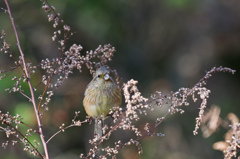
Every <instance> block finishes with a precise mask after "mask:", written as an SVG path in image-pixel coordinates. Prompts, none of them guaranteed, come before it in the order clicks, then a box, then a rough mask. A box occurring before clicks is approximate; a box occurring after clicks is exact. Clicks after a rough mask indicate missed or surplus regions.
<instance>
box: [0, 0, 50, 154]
mask: <svg viewBox="0 0 240 159" xmlns="http://www.w3.org/2000/svg"><path fill="white" fill-rule="evenodd" d="M4 2H5V4H6V6H7V10H8V14H9V17H10V19H11V22H12V26H13V29H14V33H15V36H16V40H17V46H18V50H19V52H20V55H21V59H22V62H23V71H24V74H25V75H26V78H27V82H28V85H29V89H30V92H31V102H32V104H33V107H34V111H35V116H36V118H37V123H38V127H39V133H40V138H41V141H42V144H43V148H44V152H45V156H46V159H49V156H48V149H47V144H46V142H45V139H44V136H43V132H42V125H41V121H40V117H39V114H38V111H37V106H36V101H35V95H34V91H33V88H32V84H31V81H30V76H29V74H28V71H27V66H26V62H25V58H24V53H23V51H22V48H21V45H20V41H19V37H18V33H17V29H16V25H15V23H14V20H13V16H12V13H11V10H10V7H9V4H8V1H7V0H4Z"/></svg>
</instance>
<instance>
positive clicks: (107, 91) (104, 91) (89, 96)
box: [83, 66, 122, 118]
mask: <svg viewBox="0 0 240 159" xmlns="http://www.w3.org/2000/svg"><path fill="white" fill-rule="evenodd" d="M121 103H122V95H121V91H120V89H119V88H118V86H117V85H116V83H115V82H114V81H113V79H112V78H111V77H110V71H109V69H108V68H107V66H101V67H100V68H98V69H97V70H96V74H95V76H94V77H93V79H92V81H91V82H90V83H89V84H88V86H87V88H86V91H85V97H84V100H83V106H84V108H85V110H86V112H87V114H88V115H89V116H91V117H93V118H96V117H98V118H100V117H101V115H103V116H104V117H106V116H107V115H108V113H109V110H110V109H111V108H112V107H119V106H120V105H121Z"/></svg>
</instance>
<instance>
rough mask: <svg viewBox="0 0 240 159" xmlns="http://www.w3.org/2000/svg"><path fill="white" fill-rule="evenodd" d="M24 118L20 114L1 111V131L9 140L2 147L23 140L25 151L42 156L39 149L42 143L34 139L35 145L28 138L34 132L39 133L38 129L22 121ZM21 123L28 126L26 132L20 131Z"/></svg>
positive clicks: (13, 144)
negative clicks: (13, 114) (14, 114)
mask: <svg viewBox="0 0 240 159" xmlns="http://www.w3.org/2000/svg"><path fill="white" fill-rule="evenodd" d="M22 119H23V118H22V117H21V116H20V115H18V114H17V115H16V116H11V115H10V114H9V113H5V114H4V113H2V112H1V111H0V122H1V126H0V132H4V133H5V135H6V138H7V140H6V141H5V142H3V143H2V147H3V148H4V149H5V148H6V147H7V146H8V145H9V144H11V145H12V146H15V144H16V143H18V142H22V143H23V145H24V148H23V151H28V152H29V153H30V154H33V155H34V156H37V155H39V156H41V153H40V152H39V151H38V149H37V148H38V146H39V145H40V143H37V142H36V140H34V141H33V142H34V144H35V145H33V144H32V142H31V141H29V139H28V137H30V136H32V134H33V133H37V130H34V129H33V128H31V127H30V126H29V125H27V124H25V123H24V122H22ZM20 125H25V126H26V127H28V129H27V131H26V133H25V134H23V133H21V132H20V131H19V126H20Z"/></svg>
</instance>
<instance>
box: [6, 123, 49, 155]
mask: <svg viewBox="0 0 240 159" xmlns="http://www.w3.org/2000/svg"><path fill="white" fill-rule="evenodd" d="M8 126H10V127H11V128H14V127H13V126H12V125H9V124H8ZM3 129H4V128H3ZM4 130H5V129H4ZM15 130H16V131H17V132H18V133H19V135H20V136H22V137H23V139H24V140H27V142H28V143H29V144H30V145H31V146H32V148H34V150H35V151H37V153H38V155H39V156H40V157H41V158H42V159H44V156H43V155H42V154H41V153H40V152H39V151H38V149H37V148H36V147H35V146H34V145H33V144H32V143H31V142H30V141H29V140H28V139H27V138H26V136H24V135H23V134H22V133H21V132H20V131H18V130H17V129H15ZM20 140H21V139H20Z"/></svg>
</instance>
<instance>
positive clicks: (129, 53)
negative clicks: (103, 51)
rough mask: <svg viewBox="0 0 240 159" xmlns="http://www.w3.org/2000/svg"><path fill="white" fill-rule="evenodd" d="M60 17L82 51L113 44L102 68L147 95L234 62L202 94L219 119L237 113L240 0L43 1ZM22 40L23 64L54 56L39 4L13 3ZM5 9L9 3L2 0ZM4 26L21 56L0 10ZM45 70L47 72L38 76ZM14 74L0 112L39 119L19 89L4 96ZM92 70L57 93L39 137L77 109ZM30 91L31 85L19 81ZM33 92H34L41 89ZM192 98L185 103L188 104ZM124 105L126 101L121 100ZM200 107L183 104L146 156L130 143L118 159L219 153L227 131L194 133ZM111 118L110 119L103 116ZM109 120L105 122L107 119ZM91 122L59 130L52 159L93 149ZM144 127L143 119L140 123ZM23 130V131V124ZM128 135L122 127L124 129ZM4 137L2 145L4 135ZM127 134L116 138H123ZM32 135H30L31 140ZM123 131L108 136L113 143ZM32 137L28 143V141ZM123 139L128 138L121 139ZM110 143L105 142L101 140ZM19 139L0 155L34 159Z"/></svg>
mask: <svg viewBox="0 0 240 159" xmlns="http://www.w3.org/2000/svg"><path fill="white" fill-rule="evenodd" d="M49 2H50V4H52V5H53V6H55V8H56V11H57V12H59V13H61V17H62V19H63V20H64V21H65V23H66V24H68V25H70V26H71V29H72V31H74V32H75V34H74V35H73V36H72V37H71V38H70V40H69V41H68V42H67V45H68V46H70V45H72V44H74V43H76V44H81V45H82V46H83V48H84V49H83V51H82V54H83V55H85V52H86V51H88V50H94V49H96V48H97V47H98V45H104V44H108V43H110V44H111V45H112V46H114V47H115V48H116V50H117V52H116V53H115V56H114V58H113V61H112V62H109V63H108V65H109V66H111V67H112V68H115V69H116V70H117V71H118V73H119V75H120V76H121V77H122V78H123V81H124V82H126V81H128V80H130V79H135V80H138V81H139V84H138V88H139V90H140V91H141V92H142V94H143V95H144V96H145V97H149V96H150V95H151V94H152V93H153V92H154V91H156V90H158V91H162V92H163V93H165V94H168V93H169V92H170V91H177V90H178V89H179V88H180V87H192V86H193V85H194V84H195V83H197V82H198V80H200V79H201V78H202V77H203V76H204V75H205V72H206V71H208V70H210V69H211V68H212V67H214V66H224V67H230V68H232V69H235V70H237V72H236V74H235V75H231V74H229V73H217V74H215V75H214V76H213V77H212V78H211V79H209V81H208V85H207V88H209V89H210V90H211V94H210V99H209V100H208V107H207V109H209V108H210V107H211V106H212V105H217V106H219V107H220V108H221V110H222V111H221V115H220V116H221V117H222V118H224V119H225V118H226V116H227V114H228V113H229V112H233V113H235V114H236V115H237V116H240V113H239V110H240V109H239V103H240V98H239V93H240V92H239V91H240V89H239V88H240V86H239V81H240V75H239V70H240V1H239V0H227V1H226V0H148V1H146V0H145V1H144V0H131V1H129V0H119V1H112V0H101V1H99V0H75V1H74V0H55V1H49ZM9 3H10V7H11V10H12V14H13V17H14V19H15V23H16V26H17V29H18V33H19V36H20V41H21V46H22V49H23V52H24V54H25V57H26V60H27V62H32V63H33V65H37V64H38V63H39V62H41V59H45V58H49V59H51V58H55V57H58V55H59V50H58V49H57V48H58V47H59V46H58V44H57V43H56V42H52V40H51V37H52V36H53V31H54V29H53V28H52V23H49V22H48V21H47V14H46V13H45V12H44V11H43V9H42V8H41V6H42V4H41V2H40V1H30V0H14V1H11V2H10V1H9ZM0 6H1V8H4V9H6V6H5V4H4V2H3V1H1V2H0ZM0 29H1V30H2V29H4V30H5V31H6V33H7V37H6V40H7V42H8V43H9V44H11V49H12V51H13V53H14V55H15V56H16V57H18V56H19V55H20V54H19V52H18V50H17V47H16V40H15V36H14V33H13V29H12V26H11V23H10V19H9V16H8V15H7V14H5V13H4V10H1V12H0ZM13 62H14V61H13V60H12V59H11V58H9V57H8V55H6V54H3V53H2V52H1V53H0V70H8V69H9V68H10V67H11V66H14V64H13ZM42 73H43V72H42ZM13 75H17V76H20V75H21V72H20V70H16V71H13V72H11V73H10V74H9V76H8V77H6V78H5V79H4V80H2V81H0V88H1V89H0V94H1V96H0V109H1V110H2V111H3V112H7V111H9V112H10V114H12V115H14V114H17V113H18V114H20V115H21V116H22V117H24V121H25V122H26V123H29V124H30V125H35V124H36V121H35V117H34V112H33V109H32V106H31V104H30V103H29V102H28V100H27V99H26V98H24V97H23V96H22V95H20V94H19V93H11V94H9V93H8V92H5V91H4V90H5V89H6V88H11V87H13V84H14V82H13V81H11V78H12V77H13ZM31 80H32V81H33V85H36V84H37V83H38V82H39V81H40V80H41V73H40V72H37V73H36V74H34V75H33V76H32V79H31ZM90 80H91V75H90V74H89V71H87V69H86V68H84V69H83V72H82V73H79V72H78V71H77V70H76V71H74V73H73V74H72V75H71V76H70V78H69V79H68V80H66V81H65V83H64V84H63V85H62V86H61V87H60V88H59V89H58V90H57V91H56V92H55V96H53V98H52V101H51V102H50V104H49V111H48V112H46V113H45V116H44V120H43V130H44V133H45V138H46V139H48V138H49V137H50V136H51V135H52V134H54V133H55V132H56V131H58V130H59V126H60V125H61V124H62V123H65V125H68V124H70V123H71V119H72V118H73V116H74V112H75V111H79V110H80V111H81V114H80V115H81V116H80V119H81V120H84V119H85V115H86V114H85V111H84V109H83V106H82V100H83V94H84V90H85V88H86V86H87V84H88V83H89V82H90ZM23 88H24V89H26V94H27V93H29V92H28V91H27V86H26V85H25V84H23ZM42 89H43V87H42V88H39V89H38V92H37V93H36V94H38V93H40V92H41V91H42ZM190 101H191V100H190ZM122 106H123V107H124V103H123V104H122ZM198 107H199V103H197V104H196V103H191V104H190V106H189V107H184V109H185V113H184V114H183V115H180V114H175V115H173V116H170V117H168V118H167V120H166V121H165V122H164V123H163V124H161V126H160V127H159V128H158V131H160V132H162V133H164V134H165V137H164V138H159V137H152V138H146V139H144V140H142V141H141V144H142V146H143V151H144V153H143V155H141V156H139V155H138V154H137V148H136V147H134V146H130V147H126V148H125V149H122V150H120V155H119V157H118V158H124V159H134V158H136V159H138V158H144V159H145V158H146V159H155V158H161V159H172V158H175V159H201V158H205V159H212V158H223V155H222V153H221V152H220V151H216V150H213V149H212V144H213V143H215V142H217V141H220V140H223V139H224V137H223V136H224V133H226V131H227V130H226V129H224V128H219V129H218V131H217V132H216V134H213V136H210V137H209V138H207V139H205V138H203V137H202V133H201V131H199V134H198V135H197V136H193V134H192V131H193V130H194V126H195V118H196V117H197V115H198ZM166 113H167V106H165V107H163V108H161V109H159V110H158V109H157V110H156V111H154V112H150V113H149V115H148V116H147V117H143V123H144V122H145V120H146V121H149V120H150V121H153V120H154V119H156V118H157V117H161V116H163V115H164V114H166ZM108 120H110V119H108ZM108 122H111V121H108ZM92 126H93V125H88V124H84V125H83V126H81V127H74V128H71V129H69V130H66V132H64V133H61V134H59V135H58V136H56V137H55V138H54V139H53V140H52V141H51V142H50V143H49V145H48V146H49V152H50V157H51V158H55V159H62V158H67V157H68V158H69V159H70V158H71V159H75V158H78V156H79V154H80V153H85V154H86V151H88V150H89V148H90V144H89V143H88V139H90V138H91V137H92V134H93V127H92ZM139 127H141V125H139ZM22 129H23V130H24V128H22ZM120 133H125V132H120ZM0 135H1V138H0V142H1V143H2V142H5V141H6V139H5V137H4V134H3V133H2V132H1V134H0ZM130 135H131V134H130V133H129V134H127V135H126V134H120V136H126V137H129V136H130ZM33 138H34V137H33ZM117 138H119V134H116V135H113V139H117ZM32 140H33V139H32ZM122 140H123V141H125V140H126V138H123V137H122ZM106 145H108V143H106ZM22 147H23V146H22V144H18V145H16V146H15V147H12V146H8V147H7V149H6V150H3V149H0V154H1V158H4V159H18V158H32V156H31V155H28V153H26V152H23V151H22Z"/></svg>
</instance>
